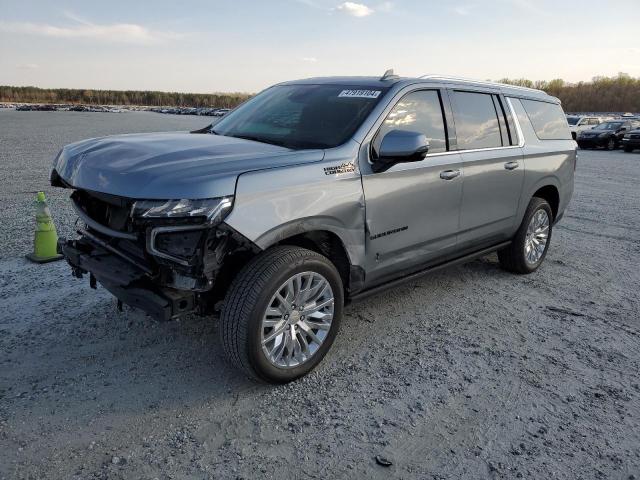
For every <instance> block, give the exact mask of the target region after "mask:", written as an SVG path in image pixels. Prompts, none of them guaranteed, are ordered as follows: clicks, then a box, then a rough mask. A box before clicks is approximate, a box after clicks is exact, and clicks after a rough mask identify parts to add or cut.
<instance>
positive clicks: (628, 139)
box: [622, 122, 640, 153]
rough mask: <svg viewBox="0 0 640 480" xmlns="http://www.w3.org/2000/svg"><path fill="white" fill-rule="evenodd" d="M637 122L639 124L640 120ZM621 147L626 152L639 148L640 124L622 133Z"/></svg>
mask: <svg viewBox="0 0 640 480" xmlns="http://www.w3.org/2000/svg"><path fill="white" fill-rule="evenodd" d="M638 123H639V124H640V122H638ZM622 148H623V149H624V151H625V152H627V153H631V152H633V151H634V150H636V149H640V125H639V126H636V127H635V129H633V130H629V131H628V132H626V133H625V134H624V137H622Z"/></svg>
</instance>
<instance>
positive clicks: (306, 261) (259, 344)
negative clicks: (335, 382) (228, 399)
mask: <svg viewBox="0 0 640 480" xmlns="http://www.w3.org/2000/svg"><path fill="white" fill-rule="evenodd" d="M343 304H344V293H343V286H342V280H341V278H340V274H339V273H338V271H337V270H336V268H335V266H334V265H333V263H331V261H329V259H328V258H326V257H324V256H323V255H320V254H318V253H316V252H313V251H311V250H307V249H304V248H299V247H292V246H279V247H274V248H272V249H270V250H267V251H265V252H263V253H262V254H260V255H258V256H257V257H255V258H254V259H253V260H252V261H250V262H249V263H248V264H247V265H246V266H245V267H244V268H243V269H242V270H241V271H240V273H238V275H237V277H236V278H235V279H234V281H233V283H232V284H231V287H230V288H229V292H228V293H227V296H226V298H225V303H224V306H223V308H222V312H221V316H220V321H221V329H220V331H221V335H222V345H223V348H224V351H225V353H226V355H227V358H228V359H229V360H230V362H231V363H232V364H233V365H234V366H236V367H238V368H240V369H241V370H243V371H244V372H245V373H246V374H247V375H249V376H250V377H252V378H254V379H257V380H262V381H266V382H270V383H286V382H290V381H292V380H295V379H296V378H299V377H301V376H303V375H306V374H307V373H309V372H310V371H311V370H312V369H313V368H315V367H316V366H317V365H318V364H319V363H320V361H321V360H322V358H323V357H324V356H325V355H326V353H327V351H328V350H329V348H330V347H331V344H332V343H333V340H334V338H335V336H336V334H337V332H338V329H339V326H340V320H341V317H342V309H343Z"/></svg>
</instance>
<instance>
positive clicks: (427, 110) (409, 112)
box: [373, 90, 447, 153]
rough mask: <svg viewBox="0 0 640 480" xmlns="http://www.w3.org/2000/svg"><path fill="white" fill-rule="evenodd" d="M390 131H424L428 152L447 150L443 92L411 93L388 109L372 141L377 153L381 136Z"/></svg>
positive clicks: (422, 91) (423, 91) (421, 91)
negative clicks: (442, 101) (442, 100)
mask: <svg viewBox="0 0 640 480" xmlns="http://www.w3.org/2000/svg"><path fill="white" fill-rule="evenodd" d="M391 130H406V131H410V132H420V133H424V134H425V136H426V137H427V140H429V145H430V146H429V153H438V152H445V151H446V150H447V141H446V138H447V137H446V133H445V132H446V131H445V126H444V119H443V116H442V104H441V102H440V94H439V93H438V92H437V91H436V90H420V91H417V92H411V93H408V94H407V95H405V96H404V97H402V98H401V99H400V101H399V102H398V103H397V104H396V105H395V107H393V110H391V111H390V112H389V115H387V118H386V119H385V120H384V123H383V124H382V126H381V127H380V130H379V131H378V135H377V136H376V138H375V140H374V142H373V148H374V151H375V152H377V151H378V148H379V147H380V143H381V142H382V138H383V137H384V136H385V135H386V134H387V133H389V132H390V131H391Z"/></svg>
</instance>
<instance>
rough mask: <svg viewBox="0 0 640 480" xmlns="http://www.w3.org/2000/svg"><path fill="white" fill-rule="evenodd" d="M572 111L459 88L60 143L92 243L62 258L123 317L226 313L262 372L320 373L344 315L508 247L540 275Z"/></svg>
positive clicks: (535, 97)
mask: <svg viewBox="0 0 640 480" xmlns="http://www.w3.org/2000/svg"><path fill="white" fill-rule="evenodd" d="M575 166H576V144H575V142H574V141H573V140H572V138H571V133H570V131H569V128H568V126H567V121H566V118H565V116H564V113H563V111H562V108H561V106H560V102H559V101H558V100H557V99H556V98H553V97H550V96H548V95H546V94H545V93H543V92H540V91H537V90H531V89H526V88H518V87H512V86H507V85H501V84H493V83H487V82H476V81H469V80H464V79H458V78H449V77H439V76H425V77H422V78H400V77H397V76H395V75H393V74H392V73H391V72H388V73H387V74H385V75H384V76H383V77H382V78H370V77H358V78H319V79H310V80H303V81H294V82H287V83H282V84H279V85H276V86H274V87H271V88H269V89H267V90H265V91H263V92H262V93H260V94H258V95H256V96H255V97H253V98H252V99H251V100H249V101H247V102H246V103H245V104H243V105H242V106H240V107H239V108H237V109H235V110H234V111H232V112H231V113H229V114H228V115H227V116H225V117H224V118H223V119H222V120H221V121H220V122H219V123H217V124H215V125H213V126H209V127H206V128H204V129H202V130H199V131H196V132H191V133H187V132H185V133H157V134H140V135H121V136H112V137H105V138H98V139H92V140H86V141H82V142H79V143H75V144H72V145H69V146H67V147H65V148H64V149H63V150H62V151H61V152H60V153H59V154H58V156H57V158H56V159H55V163H54V168H53V171H52V174H51V182H52V184H53V185H55V186H59V187H64V188H69V189H72V190H73V193H72V194H71V201H72V202H73V206H74V208H75V210H76V212H77V214H78V216H79V218H80V220H81V222H80V223H79V225H80V227H79V228H78V229H77V230H78V234H79V236H78V238H76V239H74V240H65V239H61V240H60V244H59V249H60V251H61V253H63V254H64V256H65V257H66V259H67V261H68V262H69V263H70V264H71V267H72V269H73V272H74V274H75V275H76V276H77V277H82V276H83V275H84V274H88V277H89V281H90V284H91V285H92V286H93V287H95V286H96V283H97V282H99V283H100V284H101V285H102V286H103V287H104V288H106V289H107V290H109V291H110V292H111V293H112V294H113V295H114V296H115V297H116V298H117V299H118V303H119V304H120V305H121V304H122V303H125V304H128V305H130V306H132V307H137V308H140V309H142V310H144V311H146V312H148V313H149V314H150V315H152V316H153V317H156V318H157V319H160V320H170V319H174V318H176V317H179V316H182V315H185V314H187V313H191V312H197V313H199V314H202V315H209V314H211V313H213V312H214V311H215V310H217V309H221V312H220V322H221V326H220V331H221V336H222V345H223V347H224V350H225V352H226V354H227V355H228V357H229V359H230V361H231V362H232V363H233V364H235V365H236V366H238V367H239V368H240V369H242V370H243V371H244V372H246V373H247V374H249V375H250V376H252V377H254V378H256V379H260V380H263V381H268V382H280V383H281V382H288V381H291V380H293V379H295V378H298V377H300V376H302V375H304V374H306V373H308V372H309V371H310V370H311V369H313V368H314V367H315V366H316V365H317V364H318V363H319V362H320V361H321V360H322V358H323V357H324V356H325V354H326V353H327V351H328V350H329V348H330V347H331V344H332V343H333V340H334V338H335V336H336V334H337V332H338V328H339V326H340V320H341V317H342V313H343V307H344V305H345V303H347V302H349V301H353V300H356V299H360V298H362V297H364V296H366V295H370V294H372V293H377V292H379V291H381V290H382V289H383V288H387V287H390V286H394V285H397V284H398V283H399V282H403V281H407V280H412V279H414V278H415V277H417V276H418V275H422V274H424V273H426V272H429V271H433V270H434V269H438V268H441V267H444V266H446V265H451V264H454V263H459V262H465V261H469V260H471V259H473V258H476V257H478V256H481V255H486V254H488V253H490V252H494V251H497V252H498V258H499V260H500V264H501V265H502V266H503V267H504V268H505V269H507V270H509V271H511V272H515V273H531V272H533V271H535V270H536V269H537V268H538V267H539V266H540V264H541V263H542V262H543V260H544V258H545V255H546V253H547V250H548V248H549V244H550V241H551V235H552V231H553V226H554V224H555V223H556V222H557V221H558V220H559V219H560V218H561V217H562V215H563V212H564V211H565V208H566V207H567V204H568V203H569V200H570V198H571V195H572V192H573V177H574V169H575Z"/></svg>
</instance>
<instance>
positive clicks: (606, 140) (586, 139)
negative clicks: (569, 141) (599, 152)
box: [578, 120, 640, 150]
mask: <svg viewBox="0 0 640 480" xmlns="http://www.w3.org/2000/svg"><path fill="white" fill-rule="evenodd" d="M639 126H640V122H638V121H636V120H633V121H631V120H610V121H607V122H604V123H601V124H600V125H597V126H596V127H594V128H592V129H591V130H585V131H582V132H580V133H579V134H578V146H579V147H580V148H585V149H586V148H597V147H604V148H606V149H607V150H615V149H616V148H619V147H620V145H621V144H622V138H623V137H624V135H625V133H627V132H629V131H631V130H633V129H635V128H638V127H639Z"/></svg>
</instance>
